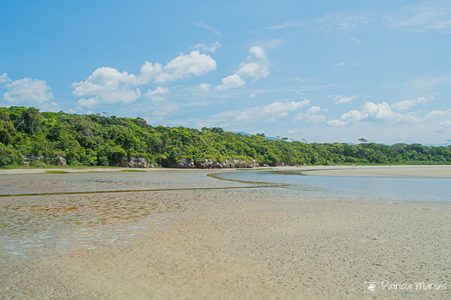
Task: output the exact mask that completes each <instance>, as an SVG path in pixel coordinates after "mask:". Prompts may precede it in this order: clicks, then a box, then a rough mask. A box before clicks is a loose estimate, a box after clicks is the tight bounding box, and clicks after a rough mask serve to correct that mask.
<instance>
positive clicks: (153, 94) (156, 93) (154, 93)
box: [145, 86, 169, 101]
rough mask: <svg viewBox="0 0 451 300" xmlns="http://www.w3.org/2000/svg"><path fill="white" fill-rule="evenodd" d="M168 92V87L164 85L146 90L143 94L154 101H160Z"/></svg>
mask: <svg viewBox="0 0 451 300" xmlns="http://www.w3.org/2000/svg"><path fill="white" fill-rule="evenodd" d="M168 93H169V89H168V88H165V87H161V86H159V87H157V88H155V89H153V90H148V91H147V92H146V94H145V97H147V98H149V99H152V100H154V101H162V100H164V98H165V96H166V95H167V94H168Z"/></svg>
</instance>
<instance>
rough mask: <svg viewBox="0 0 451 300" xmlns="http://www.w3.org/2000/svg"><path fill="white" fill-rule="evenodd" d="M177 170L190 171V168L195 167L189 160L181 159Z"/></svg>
mask: <svg viewBox="0 0 451 300" xmlns="http://www.w3.org/2000/svg"><path fill="white" fill-rule="evenodd" d="M177 167H178V168H183V169H191V168H195V167H196V165H195V164H194V161H193V160H192V159H190V158H182V159H181V160H180V161H179V163H178V165H177Z"/></svg>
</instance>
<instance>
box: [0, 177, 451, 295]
mask: <svg viewBox="0 0 451 300" xmlns="http://www.w3.org/2000/svg"><path fill="white" fill-rule="evenodd" d="M183 172H184V173H183V174H184V175H183V176H187V177H186V178H185V180H183V181H182V182H181V184H185V185H186V186H189V185H188V184H187V183H196V182H201V183H202V184H204V185H205V186H212V187H213V186H221V185H224V186H227V185H228V184H236V183H231V182H224V181H219V180H215V179H212V178H209V177H206V176H205V173H206V172H207V171H205V172H198V171H183ZM210 172H211V171H210ZM207 173H208V172H207ZM152 174H155V175H152V176H157V177H158V176H159V175H158V173H157V172H156V173H152ZM53 175H54V176H57V175H56V174H53ZM17 176H20V175H17ZM62 176H65V175H62ZM183 176H182V177H181V178H183ZM157 177H156V178H157ZM152 178H153V179H152V180H150V181H149V182H154V183H153V184H154V185H155V184H156V183H155V182H156V181H155V180H156V179H155V178H154V177H152ZM174 178H175V177H174ZM196 178H197V179H196ZM3 179H5V178H3ZM3 179H2V178H1V177H0V182H1V181H2V180H3ZM16 179H17V180H18V181H19V182H20V181H21V180H20V177H19V178H16ZM34 180H37V179H34ZM55 181H58V180H55ZM43 182H44V181H43ZM9 184H10V185H14V182H11V181H9ZM36 184H37V182H36ZM171 184H172V183H171ZM243 185H244V184H243ZM10 188H11V187H10ZM80 188H81V187H80ZM24 192H26V190H25V191H24ZM450 215H451V205H450V204H449V203H428V202H402V203H394V202H384V201H377V202H376V201H368V200H366V199H360V200H353V201H346V200H337V199H333V198H318V197H311V196H306V195H303V194H302V193H300V192H299V191H293V190H289V189H283V188H252V189H230V190H214V189H211V190H185V191H158V192H139V193H102V194H92V195H51V196H27V197H7V198H0V231H1V234H2V235H1V237H6V238H4V239H3V240H1V241H0V246H4V245H5V244H7V245H9V246H11V245H13V246H14V245H15V246H17V247H16V248H14V250H17V251H18V250H19V249H20V250H21V251H22V252H17V253H13V251H12V250H11V247H10V248H7V250H8V251H5V250H4V249H2V252H1V254H0V266H1V268H2V272H1V277H0V294H1V295H2V297H1V298H2V299H3V298H4V299H93V298H96V299H362V298H363V299H365V298H368V299H373V298H396V299H416V298H418V299H449V298H450V291H449V289H450V288H451V287H450V283H451V271H450V267H449V266H450V265H451V250H450V249H451V239H450V236H451V218H450V217H449V216H450ZM37 237H40V240H41V243H37ZM33 238H34V239H33ZM45 238H48V240H46V239H45ZM25 242H26V243H25ZM14 243H16V244H14ZM24 243H25V244H24ZM27 243H28V244H27ZM373 280H374V281H389V282H392V283H406V282H413V283H414V282H421V281H425V282H426V283H436V284H447V289H446V290H413V291H412V290H405V291H399V290H390V291H382V290H376V291H375V292H365V286H364V284H365V281H373Z"/></svg>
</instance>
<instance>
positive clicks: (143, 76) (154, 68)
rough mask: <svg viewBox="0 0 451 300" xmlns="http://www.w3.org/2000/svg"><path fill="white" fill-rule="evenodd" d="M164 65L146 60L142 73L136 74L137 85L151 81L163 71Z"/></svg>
mask: <svg viewBox="0 0 451 300" xmlns="http://www.w3.org/2000/svg"><path fill="white" fill-rule="evenodd" d="M161 71H162V66H161V65H160V64H158V63H156V64H153V63H151V62H148V61H146V62H144V64H143V65H142V66H141V70H140V74H139V75H138V76H136V83H135V84H136V85H142V84H147V83H149V82H150V81H151V80H152V79H153V78H154V77H155V76H156V75H157V74H159V73H161Z"/></svg>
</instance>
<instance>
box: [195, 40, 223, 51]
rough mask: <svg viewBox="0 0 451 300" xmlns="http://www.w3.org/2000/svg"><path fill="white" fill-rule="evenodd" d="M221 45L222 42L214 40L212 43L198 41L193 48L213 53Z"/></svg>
mask: <svg viewBox="0 0 451 300" xmlns="http://www.w3.org/2000/svg"><path fill="white" fill-rule="evenodd" d="M220 47H221V43H220V42H214V43H211V44H205V43H198V44H196V45H194V46H193V48H194V49H196V50H200V51H203V52H211V53H213V52H216V50H218V49H219V48H220Z"/></svg>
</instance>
